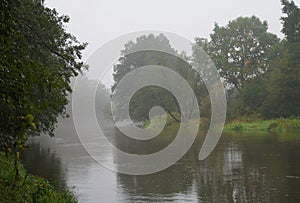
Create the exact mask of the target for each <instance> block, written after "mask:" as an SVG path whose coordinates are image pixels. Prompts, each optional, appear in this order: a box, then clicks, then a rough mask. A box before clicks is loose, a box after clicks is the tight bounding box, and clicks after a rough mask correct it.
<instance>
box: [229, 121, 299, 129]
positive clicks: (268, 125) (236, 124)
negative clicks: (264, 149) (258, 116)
mask: <svg viewBox="0 0 300 203" xmlns="http://www.w3.org/2000/svg"><path fill="white" fill-rule="evenodd" d="M224 131H248V132H250V131H265V132H287V131H300V118H278V119H272V120H247V119H246V120H242V121H233V122H230V123H228V124H226V125H225V127H224Z"/></svg>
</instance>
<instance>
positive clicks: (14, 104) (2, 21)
mask: <svg viewBox="0 0 300 203" xmlns="http://www.w3.org/2000/svg"><path fill="white" fill-rule="evenodd" d="M0 9H1V13H0V57H1V60H0V139H1V141H0V143H1V147H7V146H11V145H15V144H22V143H23V142H24V141H25V140H26V139H27V137H28V136H29V135H39V134H40V133H42V132H45V133H46V132H48V133H50V135H53V129H54V126H55V123H56V121H57V116H58V115H60V114H62V115H63V114H64V112H65V111H64V109H65V105H66V104H67V102H68V101H67V99H66V96H67V95H68V94H69V93H70V92H71V88H70V85H69V82H70V79H71V77H73V76H76V75H77V74H78V73H79V72H81V71H82V70H83V69H84V68H85V65H84V63H83V62H82V61H80V59H81V51H82V50H83V49H84V48H85V46H86V44H82V43H79V42H78V41H77V40H76V38H75V37H74V36H73V35H71V34H69V33H67V32H66V30H65V26H64V24H65V23H67V22H68V21H69V17H68V16H64V15H62V16H61V15H59V14H58V13H57V12H56V10H55V9H49V8H47V7H45V6H44V1H42V0H13V1H12V0H9V1H4V0H1V2H0Z"/></svg>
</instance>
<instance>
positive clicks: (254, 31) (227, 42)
mask: <svg viewBox="0 0 300 203" xmlns="http://www.w3.org/2000/svg"><path fill="white" fill-rule="evenodd" d="M267 30H268V25H267V22H266V21H264V22H261V21H260V20H259V19H258V18H257V17H255V16H252V17H251V18H249V17H239V18H237V19H235V20H233V21H230V22H229V23H228V25H226V26H225V27H220V26H219V25H218V24H215V28H214V30H213V33H212V34H211V35H210V38H211V40H210V41H209V44H208V46H206V51H207V52H208V54H209V56H210V57H211V58H212V60H213V61H214V63H215V65H216V66H217V69H218V70H219V72H220V75H221V77H223V78H224V79H225V81H226V82H227V83H228V85H229V86H231V87H235V88H237V89H238V90H240V89H241V88H242V87H243V85H244V83H245V81H247V80H250V79H253V78H256V77H259V76H261V75H262V74H263V73H264V72H265V71H266V70H267V68H268V58H267V53H268V50H269V49H270V48H271V47H272V46H273V45H274V44H275V43H276V42H278V38H277V37H276V35H274V34H271V33H269V32H267Z"/></svg>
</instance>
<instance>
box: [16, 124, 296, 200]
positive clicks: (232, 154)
mask: <svg viewBox="0 0 300 203" xmlns="http://www.w3.org/2000/svg"><path fill="white" fill-rule="evenodd" d="M110 133H112V134H113V133H115V131H113V130H112V131H111V132H110ZM200 140H201V139H200ZM200 142H201V141H199V140H198V141H197V140H196V142H195V143H194V145H193V146H192V148H191V149H190V150H189V151H188V153H187V154H186V155H185V156H184V157H183V158H181V159H180V160H179V161H178V162H176V163H175V164H174V165H173V166H171V167H169V168H168V169H166V170H163V171H161V172H158V173H155V174H151V175H145V176H131V175H123V174H118V173H115V172H112V171H110V170H108V169H106V168H104V167H102V166H101V165H100V164H98V163H97V162H96V161H94V160H93V159H92V158H91V157H90V156H89V154H88V153H87V152H86V151H85V149H84V148H83V147H82V145H81V144H80V143H79V139H78V138H77V136H76V131H75V130H74V128H73V127H72V126H68V125H66V126H64V125H60V126H58V129H57V130H56V137H54V138H49V137H48V136H41V137H35V138H32V139H30V141H29V146H30V147H29V149H28V150H27V151H26V152H24V153H23V154H22V160H23V163H24V165H25V166H26V168H27V169H28V170H29V171H30V172H31V173H33V174H37V175H40V176H42V177H44V178H46V179H48V180H49V181H50V182H52V183H53V184H54V185H55V187H56V188H63V187H69V188H71V189H72V190H73V191H74V193H75V194H76V196H77V197H78V200H79V202H300V161H299V158H300V135H299V133H284V134H280V135H278V134H271V133H224V134H223V135H222V137H221V140H220V141H219V143H218V145H217V147H216V148H215V150H214V151H213V153H211V154H210V156H209V157H208V158H207V159H206V160H204V161H199V160H198V159H197V156H198V153H199V149H200V147H201V143H200ZM149 148H152V147H151V146H149ZM143 149H144V150H145V149H146V151H147V146H143ZM136 150H139V148H138V147H137V148H136ZM149 150H150V149H149ZM150 151H151V150H150ZM103 156H108V155H107V154H104V155H103ZM108 158H109V157H108Z"/></svg>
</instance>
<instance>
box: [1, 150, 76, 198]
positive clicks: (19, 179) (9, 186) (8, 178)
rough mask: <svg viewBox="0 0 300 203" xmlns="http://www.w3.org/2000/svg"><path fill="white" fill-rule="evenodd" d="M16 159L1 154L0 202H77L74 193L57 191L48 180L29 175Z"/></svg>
mask: <svg viewBox="0 0 300 203" xmlns="http://www.w3.org/2000/svg"><path fill="white" fill-rule="evenodd" d="M16 163H17V164H16V166H17V169H18V175H17V176H16V167H15V161H14V157H13V156H12V155H9V156H8V157H7V158H6V156H5V154H4V153H2V152H0V202H1V203H2V202H7V203H8V202H15V203H19V202H22V203H23V202H45V203H47V202H51V203H52V202H53V203H73V202H77V199H76V197H75V196H74V195H73V193H72V192H70V191H68V190H65V191H59V192H58V191H56V190H55V189H54V187H53V186H52V185H50V184H49V183H48V182H47V181H46V180H44V179H42V178H40V177H37V176H34V175H31V174H28V173H27V171H26V170H25V168H24V167H23V165H22V164H21V162H20V161H17V162H16Z"/></svg>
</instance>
